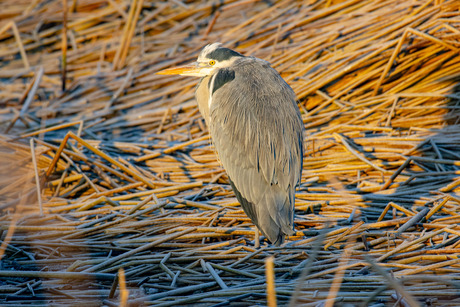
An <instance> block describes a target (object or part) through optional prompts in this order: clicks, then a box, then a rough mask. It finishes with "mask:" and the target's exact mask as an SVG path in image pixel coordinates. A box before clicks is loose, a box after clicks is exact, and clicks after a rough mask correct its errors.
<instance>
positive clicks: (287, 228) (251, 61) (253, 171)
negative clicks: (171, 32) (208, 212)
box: [209, 57, 304, 244]
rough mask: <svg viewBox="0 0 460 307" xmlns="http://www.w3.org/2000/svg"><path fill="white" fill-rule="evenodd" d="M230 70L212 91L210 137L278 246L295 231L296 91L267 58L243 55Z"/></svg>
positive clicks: (248, 207)
mask: <svg viewBox="0 0 460 307" xmlns="http://www.w3.org/2000/svg"><path fill="white" fill-rule="evenodd" d="M230 69H232V70H233V75H232V78H229V80H228V82H217V83H218V84H219V87H218V88H217V89H214V88H213V89H211V90H215V91H214V94H213V99H212V104H211V107H210V115H211V119H210V123H209V124H210V132H211V136H212V139H213V142H214V145H215V147H216V150H217V153H218V155H219V158H220V160H221V162H222V164H223V166H224V168H225V170H226V171H227V174H228V176H229V178H230V183H231V185H232V187H233V189H234V191H235V194H236V196H237V198H238V200H239V201H240V203H241V204H242V206H243V209H244V211H245V212H246V214H247V215H248V216H249V217H250V218H251V220H252V221H253V222H254V223H255V224H256V225H257V226H258V227H259V229H260V230H261V231H262V233H263V234H264V235H265V236H266V237H268V238H269V240H270V241H271V242H273V243H275V244H280V243H282V242H283V240H284V234H292V233H293V218H294V193H295V186H296V184H297V183H298V182H299V181H300V178H301V172H302V159H303V129H304V128H303V122H302V119H301V116H300V112H299V109H298V107H297V105H296V101H295V94H294V92H293V91H292V89H291V88H290V87H289V85H287V84H286V82H285V81H284V80H283V79H282V78H281V77H280V75H279V74H278V73H277V72H276V71H275V70H274V69H272V68H271V67H270V66H269V65H268V63H267V62H265V61H262V60H258V59H255V58H249V57H245V58H242V59H240V60H237V61H236V62H235V63H234V65H233V67H231V68H230ZM227 75H228V73H227ZM216 78H218V76H216Z"/></svg>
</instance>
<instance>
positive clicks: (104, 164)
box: [0, 0, 460, 306]
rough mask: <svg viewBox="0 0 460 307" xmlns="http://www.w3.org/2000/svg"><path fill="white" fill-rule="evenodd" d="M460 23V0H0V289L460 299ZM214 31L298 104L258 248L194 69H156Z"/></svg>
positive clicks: (145, 296) (310, 301) (28, 299)
mask: <svg viewBox="0 0 460 307" xmlns="http://www.w3.org/2000/svg"><path fill="white" fill-rule="evenodd" d="M63 8H66V11H65V12H64V11H63ZM64 20H66V22H64ZM63 29H65V31H63ZM459 38H460V7H459V4H458V1H456V0H451V1H441V0H440V1H438V0H436V1H398V0H391V1H390V0H387V1H371V0H364V1H362V0H360V1H357V0H348V1H310V2H304V1H279V2H276V3H271V4H269V3H267V2H259V1H253V0H249V1H247V0H241V1H232V0H226V1H217V2H208V1H203V2H192V1H189V2H187V1H180V0H179V1H178V0H174V1H164V2H147V1H142V0H133V1H123V0H110V1H89V0H78V1H68V2H66V1H65V0H64V1H63V0H53V1H32V2H29V1H10V0H9V1H3V2H2V3H1V4H0V86H1V90H0V105H1V109H0V131H1V132H2V133H3V134H2V135H1V136H0V155H1V159H0V170H1V179H0V210H1V213H2V214H1V217H0V239H1V246H0V259H1V262H0V263H1V267H0V304H1V305H2V306H10V305H11V306H13V305H21V304H29V305H82V304H90V305H97V306H100V305H101V304H103V305H107V306H118V305H120V306H126V305H128V304H131V305H143V304H144V305H153V306H184V305H199V306H231V305H239V306H249V305H269V306H275V305H276V304H278V305H290V306H299V305H302V306H318V305H320V306H322V305H324V306H332V305H333V304H334V302H335V303H337V304H339V303H342V304H347V303H348V304H352V305H354V306H370V305H372V306H393V305H398V304H399V305H402V306H417V305H434V306H437V305H439V306H441V305H442V306H458V305H459V304H460V295H459V294H460V275H459V272H460V260H459V259H458V256H459V254H460V245H459V244H460V227H459V226H458V223H459V222H460V195H459V191H460V187H459V186H460V176H459V175H460V128H459V114H460V112H459V109H460V104H459V101H460V95H459V93H460V90H459V89H460V86H459V82H460V74H459V72H460V57H459V51H460V40H459ZM216 41H220V42H222V43H224V44H225V45H226V46H227V47H231V48H235V49H236V50H238V51H239V52H242V53H244V54H246V55H254V56H257V57H260V58H263V59H265V60H267V61H270V62H271V63H272V65H273V67H274V68H276V69H277V70H278V71H280V73H281V74H282V76H283V77H284V78H285V79H286V81H287V82H288V83H289V84H290V85H291V86H292V87H293V89H294V90H295V92H296V94H297V96H298V99H299V108H300V110H301V112H302V117H303V120H304V123H305V127H306V131H307V135H306V140H305V144H306V145H305V146H306V152H305V157H304V171H303V175H302V184H301V186H300V187H299V190H298V193H297V198H296V220H295V222H296V229H297V233H296V234H295V235H294V236H292V237H290V238H289V239H288V242H287V244H286V245H285V246H283V247H280V248H276V247H272V246H270V245H268V244H266V243H263V244H262V246H261V247H260V248H256V247H255V246H254V229H253V227H252V224H251V222H250V220H249V218H247V217H246V215H245V214H244V212H243V210H242V209H241V207H240V206H239V205H238V202H237V201H236V199H235V197H234V194H233V192H232V191H231V189H230V187H229V185H228V178H227V176H226V174H225V172H224V170H223V169H222V167H221V165H220V163H219V161H218V159H217V157H216V154H215V151H214V148H213V146H212V144H211V142H210V138H209V134H208V131H207V128H206V126H205V124H204V122H203V120H202V118H201V115H200V114H199V112H198V110H197V106H196V103H195V101H194V98H193V96H194V93H193V91H194V86H195V84H196V82H197V80H195V79H192V78H182V77H164V76H158V75H155V74H154V73H155V72H156V71H158V70H160V69H163V68H166V67H170V66H172V65H176V64H180V63H182V62H186V61H191V60H193V59H194V58H195V57H196V56H197V54H198V52H199V50H200V49H201V48H202V47H203V46H204V45H205V44H206V43H209V42H216ZM63 89H65V91H64V92H63V91H62V90H63ZM32 156H33V157H34V160H33V159H32ZM36 178H38V180H37V179H36ZM38 195H40V197H38ZM266 264H267V269H266ZM273 290H274V291H275V292H274V291H273Z"/></svg>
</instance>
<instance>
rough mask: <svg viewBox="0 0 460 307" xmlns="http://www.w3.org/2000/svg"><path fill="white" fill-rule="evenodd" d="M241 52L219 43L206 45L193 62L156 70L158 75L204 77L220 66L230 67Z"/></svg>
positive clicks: (214, 71) (213, 72) (239, 56)
mask: <svg viewBox="0 0 460 307" xmlns="http://www.w3.org/2000/svg"><path fill="white" fill-rule="evenodd" d="M241 57H244V56H243V55H242V54H240V53H238V52H236V51H233V50H231V49H228V48H225V47H222V44H221V43H213V44H209V45H206V46H205V47H204V48H203V50H201V52H200V55H199V56H198V59H197V61H196V62H194V63H190V64H187V65H184V66H177V67H173V68H168V69H165V70H162V71H159V72H157V74H159V75H183V76H193V77H206V76H211V75H213V74H215V73H216V72H217V71H218V70H219V69H221V68H228V67H230V66H231V65H232V64H233V63H234V62H235V61H236V60H237V59H238V58H241Z"/></svg>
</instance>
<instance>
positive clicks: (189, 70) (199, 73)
mask: <svg viewBox="0 0 460 307" xmlns="http://www.w3.org/2000/svg"><path fill="white" fill-rule="evenodd" d="M156 74H157V75H182V76H192V77H204V76H205V75H206V74H205V73H204V71H203V67H200V66H198V64H197V63H191V64H188V65H184V66H177V67H172V68H167V69H164V70H160V71H159V72H157V73H156Z"/></svg>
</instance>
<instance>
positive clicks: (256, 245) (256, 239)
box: [254, 226, 260, 248]
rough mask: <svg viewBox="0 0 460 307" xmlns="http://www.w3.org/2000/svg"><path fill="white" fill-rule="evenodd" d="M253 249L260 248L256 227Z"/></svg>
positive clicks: (255, 228) (256, 228)
mask: <svg viewBox="0 0 460 307" xmlns="http://www.w3.org/2000/svg"><path fill="white" fill-rule="evenodd" d="M254 247H255V248H259V247H260V237H259V228H258V227H257V226H254Z"/></svg>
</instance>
